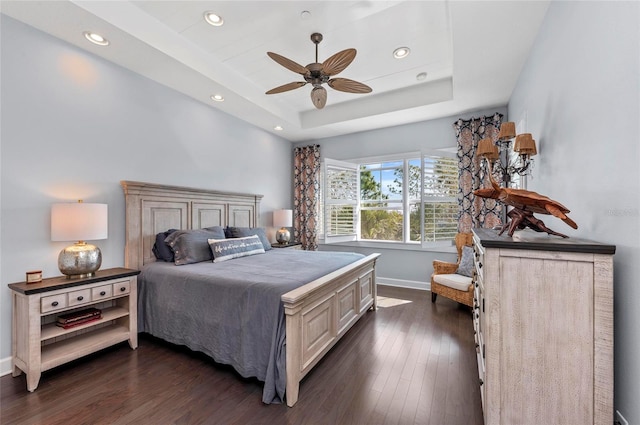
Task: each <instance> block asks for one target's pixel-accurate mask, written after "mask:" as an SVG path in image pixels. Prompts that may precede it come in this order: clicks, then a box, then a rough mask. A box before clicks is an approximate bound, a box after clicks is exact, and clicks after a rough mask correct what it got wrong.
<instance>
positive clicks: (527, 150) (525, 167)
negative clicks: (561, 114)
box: [477, 122, 538, 187]
mask: <svg viewBox="0 0 640 425" xmlns="http://www.w3.org/2000/svg"><path fill="white" fill-rule="evenodd" d="M514 138H515V143H514V144H513V152H515V153H516V154H517V157H515V158H514V157H513V156H512V155H511V143H512V142H513V139H514ZM537 153H538V151H537V149H536V141H535V140H533V137H532V136H531V133H523V134H518V135H516V125H515V123H513V122H505V123H503V124H502V125H501V126H500V133H499V134H498V140H497V141H496V142H495V143H494V142H493V140H491V139H490V138H486V139H482V140H480V142H478V150H477V155H478V156H480V157H483V158H486V159H487V160H488V161H489V162H490V163H491V164H493V167H492V168H493V170H494V171H496V172H499V173H500V174H502V184H503V185H504V187H509V186H510V185H511V178H512V176H513V175H514V174H518V175H520V176H526V175H531V170H532V168H533V158H532V157H533V156H534V155H536V154H537Z"/></svg>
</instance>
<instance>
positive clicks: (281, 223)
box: [273, 210, 293, 227]
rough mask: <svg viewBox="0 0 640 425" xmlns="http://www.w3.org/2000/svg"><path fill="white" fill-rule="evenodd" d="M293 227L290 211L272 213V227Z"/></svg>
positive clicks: (291, 212)
mask: <svg viewBox="0 0 640 425" xmlns="http://www.w3.org/2000/svg"><path fill="white" fill-rule="evenodd" d="M292 225H293V211H292V210H275V211H274V212H273V226H274V227H291V226H292Z"/></svg>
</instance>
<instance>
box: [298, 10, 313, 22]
mask: <svg viewBox="0 0 640 425" xmlns="http://www.w3.org/2000/svg"><path fill="white" fill-rule="evenodd" d="M300 18H301V19H302V20H303V21H306V20H307V19H309V18H311V12H309V11H308V10H303V11H302V12H300Z"/></svg>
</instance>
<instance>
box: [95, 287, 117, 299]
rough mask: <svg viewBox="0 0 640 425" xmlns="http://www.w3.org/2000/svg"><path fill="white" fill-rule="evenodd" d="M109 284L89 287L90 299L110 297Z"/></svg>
mask: <svg viewBox="0 0 640 425" xmlns="http://www.w3.org/2000/svg"><path fill="white" fill-rule="evenodd" d="M111 288H112V287H111V285H103V286H96V287H95V288H91V300H92V301H96V300H101V299H106V298H111V294H112V289H111Z"/></svg>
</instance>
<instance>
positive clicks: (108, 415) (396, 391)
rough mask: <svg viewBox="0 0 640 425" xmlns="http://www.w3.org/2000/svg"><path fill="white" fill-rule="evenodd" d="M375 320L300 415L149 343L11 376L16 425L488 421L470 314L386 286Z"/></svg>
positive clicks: (217, 370)
mask: <svg viewBox="0 0 640 425" xmlns="http://www.w3.org/2000/svg"><path fill="white" fill-rule="evenodd" d="M378 295H379V297H380V300H379V309H378V311H376V312H375V313H373V312H369V313H367V314H366V315H365V316H364V317H363V318H362V319H361V320H360V321H359V322H358V323H357V324H356V325H355V326H354V327H353V328H352V329H351V330H350V331H349V333H348V334H347V335H346V336H345V337H344V338H343V339H342V341H340V342H339V343H338V344H337V345H336V346H335V347H334V348H333V350H332V351H331V352H330V353H329V354H328V355H327V356H326V357H325V358H324V359H323V360H322V361H321V362H320V363H319V364H318V365H317V366H316V368H315V369H314V370H313V371H312V372H311V373H310V374H309V375H307V377H306V378H305V379H304V380H303V381H302V383H301V385H300V399H299V400H298V403H297V404H296V405H295V406H294V407H293V408H288V407H286V405H282V404H280V405H275V404H272V405H265V404H263V403H262V402H261V394H262V386H261V384H260V382H258V381H257V380H254V379H243V378H241V377H240V376H239V375H238V374H237V373H236V372H235V371H234V370H233V369H231V368H230V367H227V366H223V365H219V364H216V363H215V362H213V360H211V359H210V358H209V357H207V356H205V355H202V354H199V353H194V352H191V351H189V350H188V349H185V348H184V347H178V346H174V345H171V344H168V343H165V342H163V341H160V340H158V339H155V338H152V337H149V336H145V335H141V337H140V344H139V347H138V349H137V350H135V351H133V350H131V349H130V348H129V346H128V345H127V344H126V343H123V344H120V345H117V346H115V347H112V348H109V349H106V350H103V351H101V352H99V353H96V354H93V355H91V356H88V357H85V358H83V359H80V360H77V361H74V362H72V363H70V364H67V365H64V366H61V367H58V368H56V369H53V370H50V371H47V372H45V373H43V375H42V379H41V380H40V385H39V387H38V389H37V390H36V391H35V392H33V393H29V392H27V390H26V380H25V377H24V375H21V376H20V377H17V378H13V377H11V375H7V376H4V377H2V378H0V390H1V391H0V393H1V397H0V423H1V424H3V425H9V424H46V425H55V424H61V425H62V424H65V425H75V424H91V425H95V424H138V425H143V424H153V425H158V424H160V425H161V424H425V425H426V424H432V425H458V424H460V425H473V424H482V410H481V405H480V390H479V386H478V372H477V365H476V360H475V347H474V339H473V327H472V323H471V312H470V311H469V309H468V308H466V307H463V306H460V305H458V304H456V303H454V302H452V301H450V300H448V299H445V298H442V297H438V300H437V302H436V303H435V304H432V303H431V301H430V295H431V294H430V293H429V292H425V291H416V290H410V289H400V288H391V287H385V286H379V290H378Z"/></svg>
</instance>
